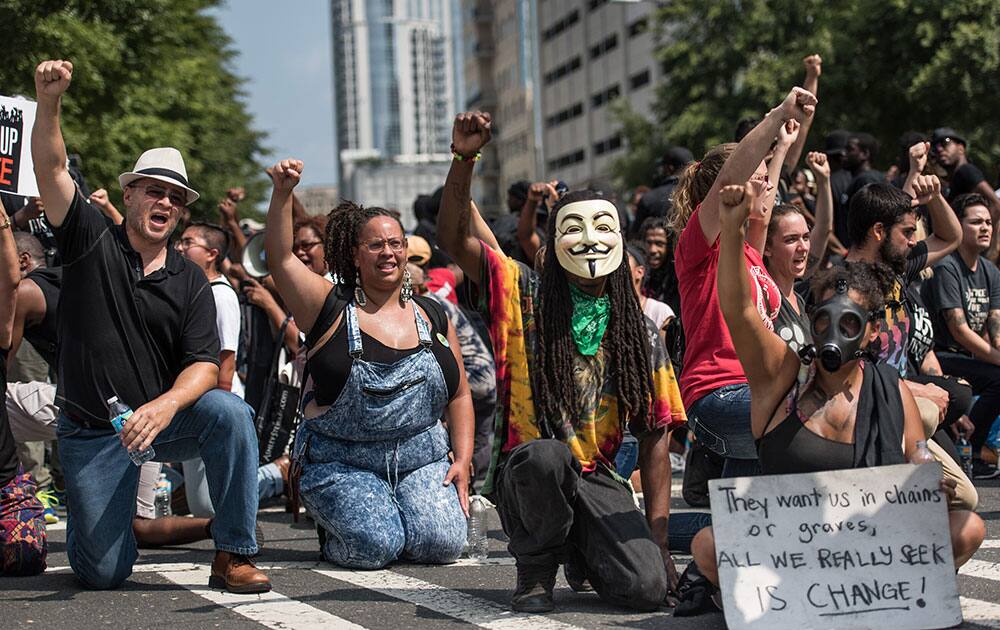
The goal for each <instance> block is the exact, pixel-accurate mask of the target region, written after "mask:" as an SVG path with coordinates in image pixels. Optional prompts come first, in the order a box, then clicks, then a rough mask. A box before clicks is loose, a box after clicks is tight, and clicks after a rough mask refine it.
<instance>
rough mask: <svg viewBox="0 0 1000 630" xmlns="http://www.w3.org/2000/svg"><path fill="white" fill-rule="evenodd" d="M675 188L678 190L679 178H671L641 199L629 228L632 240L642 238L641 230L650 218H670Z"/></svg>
mask: <svg viewBox="0 0 1000 630" xmlns="http://www.w3.org/2000/svg"><path fill="white" fill-rule="evenodd" d="M675 188H677V178H676V177H673V176H671V177H668V178H667V180H666V181H665V182H663V184H662V185H660V186H657V187H656V188H654V189H652V190H650V191H647V192H646V194H644V195H643V196H642V197H641V198H640V199H639V204H638V205H637V206H636V209H635V220H634V221H632V225H631V226H629V231H628V232H629V237H630V238H641V237H642V235H641V234H639V230H641V229H642V223H643V222H644V221H645V220H646V219H648V218H649V217H666V216H670V214H671V210H672V209H673V205H674V204H673V201H672V200H671V197H673V195H674V189H675Z"/></svg>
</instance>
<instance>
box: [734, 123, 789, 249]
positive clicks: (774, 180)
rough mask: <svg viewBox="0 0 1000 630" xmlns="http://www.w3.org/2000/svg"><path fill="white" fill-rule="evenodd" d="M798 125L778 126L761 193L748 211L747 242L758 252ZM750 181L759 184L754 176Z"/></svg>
mask: <svg viewBox="0 0 1000 630" xmlns="http://www.w3.org/2000/svg"><path fill="white" fill-rule="evenodd" d="M799 128H800V125H799V123H798V122H796V121H795V120H786V121H785V124H783V125H781V126H780V127H778V141H777V144H775V145H774V154H773V155H772V156H771V162H770V163H769V164H768V165H767V180H766V181H765V182H763V187H762V189H761V193H762V194H759V195H758V196H757V199H756V202H755V205H756V207H755V208H752V209H751V212H750V223H749V225H747V243H749V244H750V247H753V248H754V249H756V250H757V251H758V252H761V253H763V252H764V245H765V244H766V243H767V224H768V223H769V222H770V221H771V211H772V210H774V199H775V197H777V195H778V181H779V180H780V179H781V165H782V163H783V162H784V159H785V154H786V153H788V148H789V147H790V146H791V145H792V143H794V142H795V139H796V138H798V136H799ZM751 181H752V182H754V183H755V184H757V185H758V186H760V185H761V182H759V181H757V180H756V177H754V178H752V179H751Z"/></svg>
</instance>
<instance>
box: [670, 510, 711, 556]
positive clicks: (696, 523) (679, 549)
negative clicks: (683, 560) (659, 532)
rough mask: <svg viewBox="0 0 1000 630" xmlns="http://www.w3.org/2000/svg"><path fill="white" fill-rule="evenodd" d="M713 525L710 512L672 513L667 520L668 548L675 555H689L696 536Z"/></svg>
mask: <svg viewBox="0 0 1000 630" xmlns="http://www.w3.org/2000/svg"><path fill="white" fill-rule="evenodd" d="M711 525H712V515H711V514H710V513H708V512H680V513H675V512H673V511H671V513H670V518H669V519H668V520H667V532H668V534H667V546H668V547H669V548H670V551H673V552H674V553H686V554H689V553H691V541H692V540H694V535H695V534H697V533H698V532H700V531H701V530H702V529H704V528H706V527H711Z"/></svg>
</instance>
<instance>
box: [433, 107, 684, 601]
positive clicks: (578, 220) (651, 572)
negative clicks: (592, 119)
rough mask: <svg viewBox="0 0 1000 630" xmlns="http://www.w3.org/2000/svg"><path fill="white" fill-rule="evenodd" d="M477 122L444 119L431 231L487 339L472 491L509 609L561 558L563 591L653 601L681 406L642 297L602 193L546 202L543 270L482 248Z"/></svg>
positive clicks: (484, 137)
mask: <svg viewBox="0 0 1000 630" xmlns="http://www.w3.org/2000/svg"><path fill="white" fill-rule="evenodd" d="M490 126H491V118H490V115H489V114H485V113H482V112H474V113H464V114H459V115H458V116H457V117H456V119H455V125H454V129H453V131H452V140H453V145H452V152H453V153H454V161H453V162H452V165H451V170H450V172H449V174H448V179H447V181H446V183H445V195H444V198H443V200H442V205H441V211H440V213H439V214H438V239H439V245H440V246H441V247H442V249H444V250H445V251H446V252H447V253H448V254H449V255H450V256H451V257H452V258H453V259H454V260H455V261H456V262H457V263H458V264H459V265H460V266H461V267H462V270H463V271H464V272H465V275H466V277H467V278H468V279H469V280H471V281H472V283H473V284H475V285H476V288H477V289H478V292H479V298H480V302H479V304H480V306H481V309H482V312H483V314H484V317H485V319H486V321H487V324H488V327H489V331H490V337H491V340H492V342H493V348H494V350H495V358H496V364H497V400H498V407H500V409H499V410H498V413H497V415H496V417H497V422H496V431H495V442H494V452H493V461H492V463H491V466H490V472H489V473H488V474H487V479H486V482H485V487H484V488H483V494H486V495H487V496H489V497H491V498H492V499H493V500H494V501H495V502H496V503H497V508H498V511H499V513H500V518H501V522H502V524H503V528H504V531H505V532H506V533H507V536H508V537H509V538H510V544H509V545H508V549H509V550H510V552H511V553H512V554H513V555H514V558H515V559H516V563H517V587H516V590H515V592H514V595H513V597H512V599H511V606H512V608H513V609H514V610H516V611H520V612H545V611H549V610H552V608H553V604H552V589H553V586H554V583H555V576H556V572H557V570H558V567H559V564H560V563H561V562H565V563H566V575H567V579H568V581H569V582H570V585H571V586H572V587H573V588H574V589H580V588H582V587H583V583H584V582H585V581H589V582H590V584H591V585H592V586H593V588H594V590H596V591H597V593H598V595H600V596H601V597H602V599H604V600H606V601H609V602H612V603H614V604H618V605H621V606H626V607H630V608H634V609H638V610H656V609H657V608H658V607H659V606H660V605H661V604H662V603H663V602H664V598H665V597H666V595H667V589H668V585H671V584H673V582H674V580H675V579H676V578H675V576H676V571H675V570H674V566H673V561H672V560H671V558H670V553H669V551H668V544H667V516H668V513H669V502H670V485H669V484H670V457H669V441H670V430H671V429H673V428H674V427H677V426H681V425H683V424H684V422H685V421H686V415H685V413H684V408H683V405H682V403H681V400H680V393H679V390H678V387H677V383H676V380H675V379H674V374H673V370H672V367H671V365H670V362H669V360H668V359H667V354H666V351H665V349H664V347H663V344H662V343H661V342H660V340H659V337H658V336H657V331H656V330H655V328H654V326H653V325H652V324H651V323H647V321H646V319H645V318H644V317H643V315H642V311H641V310H640V308H639V303H638V300H637V299H636V294H635V290H634V289H633V288H632V283H631V275H630V273H629V267H628V261H627V260H626V259H625V257H624V255H623V254H624V243H623V237H622V226H621V223H620V219H619V215H618V211H617V209H616V208H615V206H614V204H612V203H611V202H609V201H608V200H606V199H603V198H601V197H600V196H599V195H597V194H596V193H594V192H593V191H575V192H570V193H567V194H566V195H565V196H563V197H562V198H561V199H560V200H559V202H558V203H556V204H555V206H554V207H553V208H552V212H551V214H550V216H549V221H548V232H547V235H546V242H545V255H544V260H543V261H542V262H541V273H540V274H538V273H535V271H534V270H533V269H531V268H530V267H528V266H527V265H524V264H522V263H520V262H519V261H517V260H514V259H512V258H510V257H508V256H506V255H504V254H503V252H500V251H495V250H493V249H492V248H491V247H490V246H489V245H487V244H486V243H488V242H490V240H491V238H490V235H489V233H488V230H487V228H486V227H485V223H484V222H483V221H482V219H481V218H480V217H479V216H478V215H476V213H475V212H474V211H473V210H472V209H471V208H470V204H469V190H470V186H471V183H472V174H473V167H474V165H475V160H476V159H477V158H478V156H479V151H480V149H481V148H482V147H483V146H484V145H485V144H486V143H487V142H488V141H489V138H490ZM625 424H628V426H629V427H630V428H631V431H632V434H633V435H635V436H636V437H637V438H638V439H639V461H640V465H641V467H642V470H643V473H644V476H645V477H646V479H648V481H647V483H645V484H644V487H643V490H644V491H645V499H646V518H645V519H644V518H643V516H642V514H641V513H640V512H639V511H638V510H637V509H636V508H635V505H634V503H633V501H632V494H631V492H630V491H629V490H628V489H627V487H626V486H625V484H624V483H623V480H621V479H620V478H618V477H617V476H616V475H615V474H614V472H613V470H614V461H615V455H616V453H617V451H618V448H619V445H620V444H621V441H622V427H623V425H625ZM611 515H614V517H613V518H611ZM668 575H669V576H670V577H669V578H668Z"/></svg>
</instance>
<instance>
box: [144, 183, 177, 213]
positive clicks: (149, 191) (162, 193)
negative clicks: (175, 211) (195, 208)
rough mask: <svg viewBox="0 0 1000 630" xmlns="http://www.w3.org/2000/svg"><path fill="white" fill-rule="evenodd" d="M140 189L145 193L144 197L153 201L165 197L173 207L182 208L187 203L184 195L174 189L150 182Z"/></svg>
mask: <svg viewBox="0 0 1000 630" xmlns="http://www.w3.org/2000/svg"><path fill="white" fill-rule="evenodd" d="M142 190H143V192H144V193H145V194H146V197H148V198H149V199H152V200H154V201H159V200H160V199H163V198H164V197H166V198H167V200H168V201H169V202H170V205H172V206H173V207H175V208H183V207H184V206H185V205H186V204H187V198H186V197H185V196H184V195H182V194H181V193H179V192H177V191H175V190H167V189H166V188H164V187H163V186H157V185H155V184H150V185H148V186H145V187H143V189H142Z"/></svg>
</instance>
